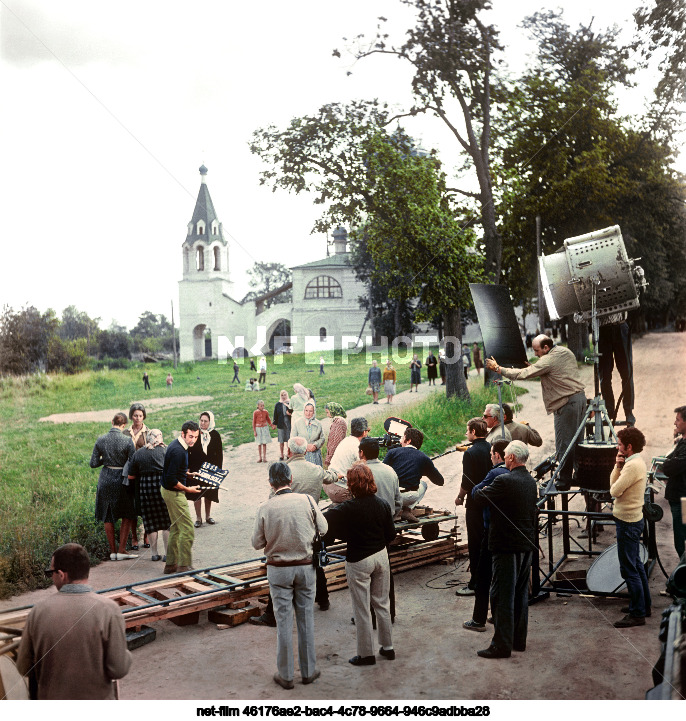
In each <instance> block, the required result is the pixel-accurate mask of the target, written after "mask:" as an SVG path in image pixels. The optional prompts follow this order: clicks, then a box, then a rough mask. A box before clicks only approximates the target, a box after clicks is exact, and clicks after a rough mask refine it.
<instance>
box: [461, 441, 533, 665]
mask: <svg viewBox="0 0 686 721" xmlns="http://www.w3.org/2000/svg"><path fill="white" fill-rule="evenodd" d="M504 453H505V466H506V468H507V469H508V471H509V473H503V474H502V475H500V476H498V477H497V478H496V479H495V480H494V481H493V483H491V485H490V486H487V487H486V488H482V489H480V490H478V491H475V492H474V500H475V501H476V502H477V504H478V505H480V506H482V507H484V506H486V505H487V504H488V505H489V507H490V510H491V523H490V526H489V529H488V548H489V550H490V552H491V554H492V556H493V579H492V581H491V611H492V613H493V624H494V634H493V639H492V640H491V645H490V646H489V647H488V648H486V649H484V650H483V651H477V654H478V655H479V656H481V657H482V658H509V657H510V655H511V654H512V651H513V650H514V651H525V650H526V636H527V626H528V623H529V576H530V571H531V562H532V560H533V554H534V553H537V552H538V549H537V548H536V514H537V509H536V501H537V498H538V488H537V486H536V481H535V480H534V479H533V478H532V477H531V475H530V474H529V473H528V471H527V470H526V461H527V459H528V458H529V450H528V448H527V447H526V445H525V444H524V443H522V442H521V441H512V442H511V443H510V444H509V445H508V446H507V448H505V451H504Z"/></svg>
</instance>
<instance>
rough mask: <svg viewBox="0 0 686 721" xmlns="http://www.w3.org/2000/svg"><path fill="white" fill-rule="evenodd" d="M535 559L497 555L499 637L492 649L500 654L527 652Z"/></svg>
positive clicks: (494, 590) (494, 591) (494, 605)
mask: <svg viewBox="0 0 686 721" xmlns="http://www.w3.org/2000/svg"><path fill="white" fill-rule="evenodd" d="M532 558H533V552H532V551H518V552H517V553H498V552H495V551H494V552H493V579H492V581H491V611H492V612H493V623H494V625H495V633H494V634H493V640H492V641H491V645H492V646H495V647H496V648H497V649H498V650H499V651H512V649H513V648H515V649H517V650H518V651H523V650H524V649H525V648H526V632H527V627H528V625H529V572H530V570H531V560H532Z"/></svg>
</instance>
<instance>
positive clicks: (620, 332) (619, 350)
mask: <svg viewBox="0 0 686 721" xmlns="http://www.w3.org/2000/svg"><path fill="white" fill-rule="evenodd" d="M598 352H599V353H600V354H601V356H600V362H599V364H598V380H599V381H600V392H601V394H602V396H603V400H604V401H605V405H606V406H607V410H608V413H609V414H610V417H611V418H612V420H614V417H615V416H614V414H615V395H614V392H613V391H612V370H613V369H614V367H615V365H616V366H617V370H618V371H619V377H620V378H621V379H622V408H623V409H624V416H625V418H626V419H627V421H630V422H631V423H633V422H634V414H633V411H634V369H633V361H632V354H631V331H630V330H629V325H628V324H627V323H620V324H619V325H603V326H600V330H599V334H598Z"/></svg>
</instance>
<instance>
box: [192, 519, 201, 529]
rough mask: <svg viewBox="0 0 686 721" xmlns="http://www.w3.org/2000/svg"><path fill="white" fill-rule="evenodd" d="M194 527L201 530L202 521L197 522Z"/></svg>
mask: <svg viewBox="0 0 686 721" xmlns="http://www.w3.org/2000/svg"><path fill="white" fill-rule="evenodd" d="M193 525H194V526H195V527H196V528H200V526H202V521H196V522H195V523H194V524H193Z"/></svg>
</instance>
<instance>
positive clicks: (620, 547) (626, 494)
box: [610, 427, 651, 628]
mask: <svg viewBox="0 0 686 721" xmlns="http://www.w3.org/2000/svg"><path fill="white" fill-rule="evenodd" d="M617 438H618V439H619V444H618V446H617V461H616V465H615V467H614V470H613V471H612V474H611V475H610V494H611V495H612V497H613V498H614V508H613V510H612V515H613V517H614V520H615V526H616V529H617V555H618V556H619V570H620V573H621V575H622V578H623V579H624V580H625V581H626V588H627V591H628V592H629V605H628V606H626V607H624V608H623V609H622V611H623V612H624V613H626V616H624V618H622V619H620V620H619V621H617V622H616V623H615V624H614V626H615V628H631V627H632V626H644V625H645V622H646V616H650V607H651V600H650V590H649V588H648V575H647V574H646V570H645V566H644V565H643V563H642V562H641V556H640V554H639V543H640V540H641V535H642V534H643V524H644V521H643V502H644V496H645V490H646V479H647V469H646V464H645V462H644V460H643V459H642V458H641V456H640V455H639V453H640V452H641V451H642V450H643V447H644V446H645V442H646V439H645V436H644V435H643V433H641V431H639V430H638V428H634V427H630V428H622V430H620V431H619V432H618V433H617Z"/></svg>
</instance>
